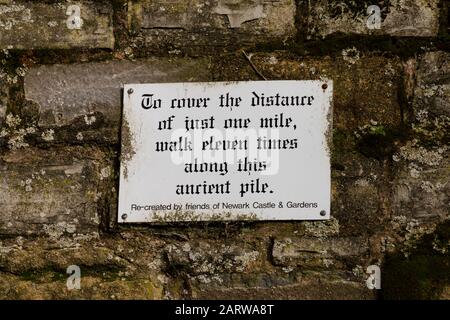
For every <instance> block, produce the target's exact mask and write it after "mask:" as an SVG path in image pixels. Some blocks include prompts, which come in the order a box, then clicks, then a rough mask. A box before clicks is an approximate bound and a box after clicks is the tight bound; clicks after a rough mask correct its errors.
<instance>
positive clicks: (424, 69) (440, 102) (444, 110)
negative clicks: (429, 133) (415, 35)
mask: <svg viewBox="0 0 450 320" xmlns="http://www.w3.org/2000/svg"><path fill="white" fill-rule="evenodd" d="M414 111H415V113H416V117H417V118H418V120H419V121H420V120H425V118H426V117H427V116H432V117H433V118H435V117H439V116H446V117H447V119H449V118H450V54H449V53H447V52H442V51H438V52H428V53H426V54H424V55H423V56H422V57H421V58H420V59H419V62H418V68H417V71H416V86H415V88H414ZM428 113H429V114H428Z"/></svg>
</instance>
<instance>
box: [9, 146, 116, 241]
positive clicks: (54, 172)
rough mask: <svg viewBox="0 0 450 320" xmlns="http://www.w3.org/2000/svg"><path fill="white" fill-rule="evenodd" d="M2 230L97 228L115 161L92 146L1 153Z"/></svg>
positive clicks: (56, 231) (53, 231)
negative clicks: (110, 161) (108, 158)
mask: <svg viewBox="0 0 450 320" xmlns="http://www.w3.org/2000/svg"><path fill="white" fill-rule="evenodd" d="M0 172H1V174H0V213H1V214H0V234H6V235H34V234H45V235H48V236H50V237H54V238H58V237H59V236H61V235H77V234H88V233H89V234H92V233H93V234H95V233H97V232H98V228H99V223H100V217H99V214H98V209H99V206H100V202H99V200H100V198H101V195H102V191H104V190H103V189H101V188H102V187H101V186H100V181H102V180H103V185H104V186H106V185H108V184H107V181H108V178H109V177H110V176H111V175H112V167H111V163H109V162H108V161H107V160H106V157H105V155H104V154H103V153H102V152H100V151H99V150H96V149H93V148H61V149H58V150H39V149H27V150H26V151H23V150H16V151H10V152H5V153H2V154H1V155H0Z"/></svg>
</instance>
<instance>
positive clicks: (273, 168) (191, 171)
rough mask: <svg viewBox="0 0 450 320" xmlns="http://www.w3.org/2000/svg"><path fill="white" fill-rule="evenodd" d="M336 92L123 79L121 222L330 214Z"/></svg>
mask: <svg viewBox="0 0 450 320" xmlns="http://www.w3.org/2000/svg"><path fill="white" fill-rule="evenodd" d="M332 91H333V88H332V81H328V80H327V81H322V80H320V81H290V80H289V81H249V82H211V83H165V84H128V85H125V87H124V109H123V123H122V151H121V164H120V189H119V214H118V221H119V222H164V221H199V220H200V221H201V220H322V219H329V217H330V148H329V143H330V136H331V118H332V110H331V103H332Z"/></svg>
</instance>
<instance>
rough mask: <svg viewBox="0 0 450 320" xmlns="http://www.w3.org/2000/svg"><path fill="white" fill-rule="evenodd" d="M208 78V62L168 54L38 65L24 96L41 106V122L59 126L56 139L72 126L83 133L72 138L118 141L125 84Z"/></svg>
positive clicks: (42, 125) (33, 70) (28, 76)
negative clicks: (134, 58)
mask: <svg viewBox="0 0 450 320" xmlns="http://www.w3.org/2000/svg"><path fill="white" fill-rule="evenodd" d="M208 80H210V72H209V67H208V62H207V60H204V59H198V60H191V59H178V58H174V59H165V58H163V59H147V60H142V61H141V60H140V61H106V62H94V63H81V64H72V65H51V66H38V67H35V68H32V69H30V70H29V71H28V72H27V74H26V75H25V80H24V83H25V98H26V99H27V100H29V101H32V102H34V103H36V105H37V106H38V108H39V121H38V125H39V126H40V127H44V128H55V129H54V130H55V131H56V133H55V135H56V137H57V138H58V133H59V132H61V134H62V135H63V134H65V132H64V131H61V127H62V129H64V127H66V126H73V127H74V128H77V129H76V130H78V133H80V134H81V136H80V135H78V138H77V137H76V136H71V137H69V138H68V139H71V140H75V141H77V140H80V141H86V140H88V141H89V140H92V139H98V140H100V141H105V140H106V141H107V142H111V141H112V142H117V139H118V129H119V127H120V119H121V105H122V91H121V89H122V87H123V84H125V83H153V82H183V81H187V82H189V81H208ZM93 131H94V132H93ZM95 131H100V132H102V133H103V135H95ZM78 133H77V134H78ZM62 138H63V137H61V139H62Z"/></svg>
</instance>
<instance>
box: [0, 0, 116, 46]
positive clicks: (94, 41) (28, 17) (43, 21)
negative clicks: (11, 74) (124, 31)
mask: <svg viewBox="0 0 450 320" xmlns="http://www.w3.org/2000/svg"><path fill="white" fill-rule="evenodd" d="M77 47H83V48H84V47H86V48H113V47H114V34H113V23H112V6H111V4H110V3H108V2H101V1H100V2H99V1H96V2H94V1H73V2H64V3H44V2H36V1H25V2H24V1H20V2H19V1H15V2H13V3H10V4H0V48H2V49H44V48H57V49H60V48H63V49H65V48H77Z"/></svg>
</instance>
